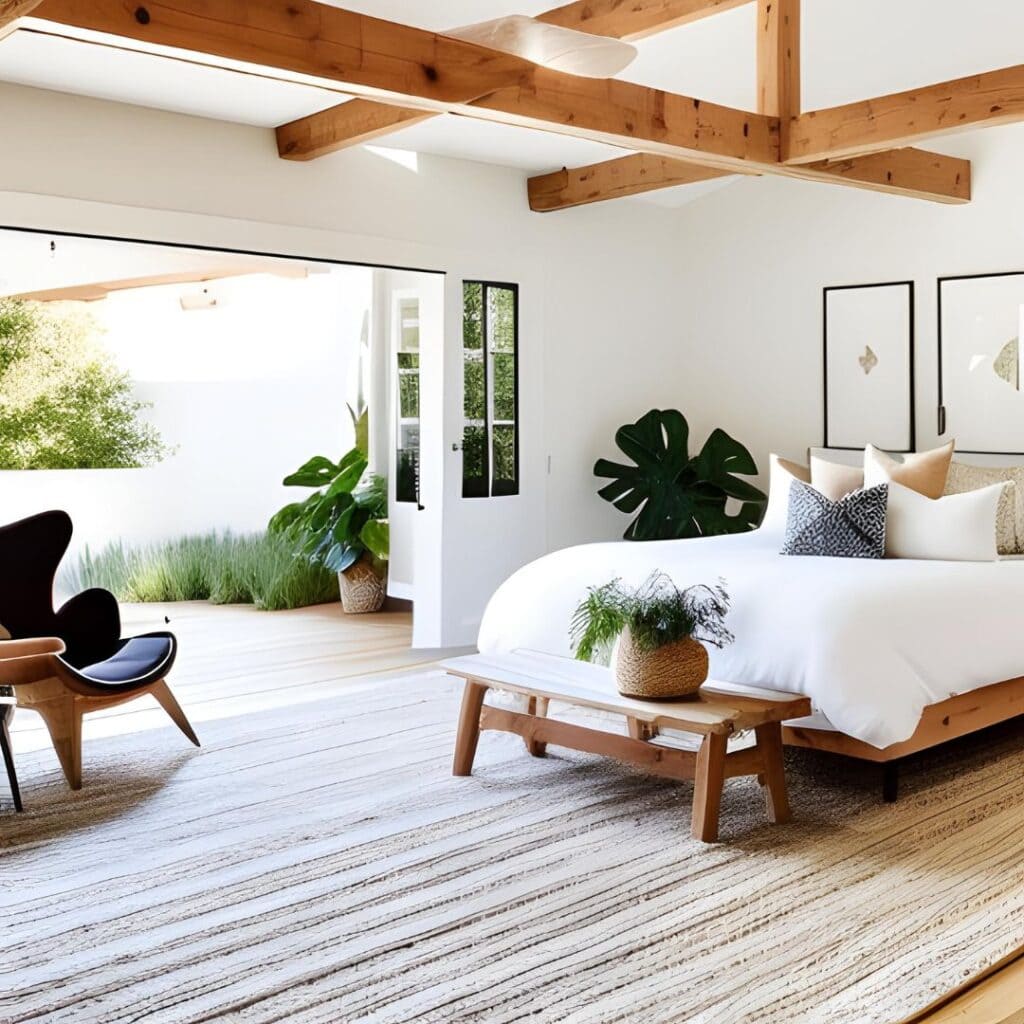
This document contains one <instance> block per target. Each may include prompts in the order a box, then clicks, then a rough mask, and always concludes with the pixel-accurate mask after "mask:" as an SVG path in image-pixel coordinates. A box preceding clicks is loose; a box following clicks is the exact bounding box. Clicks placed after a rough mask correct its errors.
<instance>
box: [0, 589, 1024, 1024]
mask: <svg viewBox="0 0 1024 1024" xmlns="http://www.w3.org/2000/svg"><path fill="white" fill-rule="evenodd" d="M123 617H124V620H125V627H124V628H125V632H143V631H146V630H150V629H164V628H169V629H171V630H173V631H174V632H175V633H176V634H177V635H178V637H179V640H180V642H181V645H180V649H181V655H180V657H179V661H178V664H177V665H176V667H175V670H174V672H173V673H172V676H171V681H172V686H173V688H174V691H175V693H176V694H177V696H178V698H179V700H180V702H181V704H182V705H183V707H184V708H185V709H186V711H187V713H188V715H189V717H190V718H191V720H192V722H193V724H194V725H195V726H196V727H197V730H198V731H199V732H200V734H201V732H202V723H203V722H209V721H213V720H216V719H221V718H228V717H232V716H235V715H238V714H242V713H252V712H253V711H257V710H269V709H274V708H277V707H283V706H285V705H294V704H296V703H301V702H306V701H314V700H319V699H321V698H324V697H330V696H332V695H334V694H336V693H339V692H343V691H344V690H345V688H346V687H351V686H352V685H353V683H354V681H355V680H356V679H358V678H365V677H366V676H368V675H373V674H376V673H393V672H396V671H402V670H403V669H412V668H416V667H418V666H424V665H431V664H433V663H434V662H435V661H436V660H437V658H438V652H436V651H415V650H411V649H410V647H409V644H410V641H411V634H412V628H411V616H410V615H409V614H408V613H406V612H382V613H380V614H377V615H365V616H351V617H350V616H345V615H344V614H343V613H342V611H341V608H340V606H339V605H337V604H334V605H324V606H320V607H316V608H307V609H301V610H297V611H293V612H273V613H265V612H259V611H256V610H254V609H252V608H249V607H238V606H226V607H214V606H211V605H208V604H205V603H187V604H174V605H135V606H131V605H128V606H125V607H124V609H123ZM445 653H461V652H445ZM285 678H286V679H287V685H286V686H283V685H282V680H283V679H285ZM166 724H167V721H166V717H165V716H164V713H163V712H162V711H161V710H160V709H159V708H158V707H157V706H156V704H155V702H153V701H151V700H150V699H149V698H146V699H144V700H140V701H138V702H137V703H136V704H130V705H127V706H123V707H120V708H117V709H114V710H113V711H111V712H108V713H102V714H98V715H95V716H92V717H91V718H89V719H87V720H86V725H85V733H84V735H85V739H86V740H87V741H88V740H89V739H95V738H99V737H102V736H113V735H119V734H124V733H128V732H136V731H138V730H142V729H148V728H156V727H164V726H166ZM12 733H13V743H14V747H15V751H16V752H19V751H21V752H25V751H29V750H34V749H44V748H46V747H47V746H48V740H47V737H46V735H45V732H44V731H43V729H42V724H41V722H40V720H39V719H38V716H36V715H33V714H30V713H27V712H21V713H19V714H18V715H17V716H16V718H15V721H14V725H13V729H12ZM85 772H86V777H87V778H88V763H86V765H85ZM22 781H23V785H24V788H25V796H26V799H27V800H31V799H32V779H31V778H25V779H23V780H22ZM2 799H3V800H4V802H6V793H5V792H4V793H3V794H2ZM3 813H5V814H6V813H8V810H7V809H6V808H5V809H4V812H3ZM913 1024H1024V957H1022V958H1020V959H1017V960H1013V961H1011V962H1010V963H1009V964H1007V965H1006V966H1005V967H1003V968H1002V969H1001V970H999V971H997V972H995V973H993V974H992V975H991V976H990V977H988V978H986V979H984V980H982V981H980V982H977V983H975V984H973V985H969V986H968V987H967V988H966V989H965V990H964V991H963V992H962V993H960V994H958V995H955V996H951V997H950V999H949V1000H948V1001H946V1002H945V1003H944V1004H943V1005H941V1006H939V1007H938V1008H935V1009H933V1010H931V1011H929V1012H928V1013H926V1014H924V1015H922V1016H919V1017H916V1018H914V1021H913Z"/></svg>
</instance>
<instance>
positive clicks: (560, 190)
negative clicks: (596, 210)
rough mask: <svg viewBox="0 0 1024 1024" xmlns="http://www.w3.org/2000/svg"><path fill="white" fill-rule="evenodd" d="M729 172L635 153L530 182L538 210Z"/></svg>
mask: <svg viewBox="0 0 1024 1024" xmlns="http://www.w3.org/2000/svg"><path fill="white" fill-rule="evenodd" d="M728 174H730V172H729V171H720V170H717V169H715V168H714V167H701V166H700V165H698V164H688V163H684V162H683V161H682V160H669V159H667V158H666V157H661V156H650V155H649V154H647V153H633V154H631V155H629V156H623V157H618V158H617V159H615V160H605V161H603V162H602V163H598V164H590V165H589V166H587V167H574V168H572V169H571V170H570V169H569V168H562V170H560V171H555V172H553V173H552V174H541V175H538V176H537V177H534V178H530V180H529V181H528V182H527V187H528V192H529V196H530V209H531V210H535V211H536V212H538V213H549V212H551V211H553V210H568V209H570V208H571V207H574V206H584V205H586V204H587V203H600V202H603V201H604V200H606V199H619V198H621V197H622V196H634V195H638V194H639V193H641V192H652V191H654V190H655V189H660V188H670V187H671V186H673V185H689V184H692V183H693V182H696V181H707V180H708V179H710V178H720V177H722V176H723V175H728Z"/></svg>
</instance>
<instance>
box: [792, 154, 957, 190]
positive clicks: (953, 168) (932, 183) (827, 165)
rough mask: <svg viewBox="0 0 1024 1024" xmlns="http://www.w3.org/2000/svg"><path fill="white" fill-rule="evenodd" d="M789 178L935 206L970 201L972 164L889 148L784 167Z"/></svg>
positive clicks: (935, 155) (955, 159) (939, 155)
mask: <svg viewBox="0 0 1024 1024" xmlns="http://www.w3.org/2000/svg"><path fill="white" fill-rule="evenodd" d="M783 170H784V171H785V172H786V173H787V174H788V176H789V177H792V178H804V179H806V180H808V181H824V182H831V183H832V184H842V185H852V186H853V187H854V188H863V189H868V190H869V191H871V192H888V193H889V194H891V195H896V196H906V197H908V198H910V199H929V200H931V201H932V202H936V203H948V204H957V203H969V202H970V201H971V162H970V160H961V159H960V158H959V157H953V156H944V155H943V154H941V153H930V152H928V151H927V150H923V149H912V148H906V149H890V150H886V152H884V153H869V154H867V155H865V156H858V157H851V158H849V159H845V160H821V161H818V162H816V163H813V164H793V165H788V166H787V165H783Z"/></svg>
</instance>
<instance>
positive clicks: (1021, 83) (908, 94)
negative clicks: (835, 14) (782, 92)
mask: <svg viewBox="0 0 1024 1024" xmlns="http://www.w3.org/2000/svg"><path fill="white" fill-rule="evenodd" d="M1021 120H1024V64H1018V65H1017V66H1016V67H1012V68H1002V69H1001V70H999V71H988V72H986V73H984V74H981V75H969V76H967V77H966V78H957V79H954V80H953V81H950V82H941V83H939V84H938V85H929V86H925V87H924V88H921V89H908V90H907V91H905V92H898V93H892V94H891V95H889V96H876V97H874V98H873V99H869V100H860V101H858V102H857V103H847V104H844V105H843V106H839V107H829V108H827V109H825V110H812V111H809V112H808V113H805V114H800V115H799V116H798V117H795V118H793V119H792V120H791V121H790V123H789V125H788V130H787V132H786V135H787V143H786V148H785V149H784V151H783V158H784V159H785V160H786V162H787V163H810V162H813V161H817V160H837V159H844V158H847V157H851V156H858V155H860V154H864V153H873V152H878V151H879V150H884V149H888V148H890V147H893V146H906V145H908V144H910V143H913V142H916V141H919V140H921V139H928V138H933V137H935V136H937V135H948V134H950V133H952V132H958V131H964V130H966V129H969V128H980V127H983V126H988V125H1000V124H1010V123H1012V122H1014V121H1021Z"/></svg>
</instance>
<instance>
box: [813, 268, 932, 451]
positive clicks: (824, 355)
mask: <svg viewBox="0 0 1024 1024" xmlns="http://www.w3.org/2000/svg"><path fill="white" fill-rule="evenodd" d="M875 288H906V289H907V311H908V317H907V323H908V331H907V379H908V382H909V385H908V395H907V447H906V448H889V449H887V450H888V451H892V452H896V453H899V454H909V453H910V452H914V451H916V450H917V409H916V399H915V390H916V388H915V384H916V347H917V336H916V335H917V329H916V311H915V288H914V282H913V281H873V282H870V283H867V284H840V285H828V286H826V287H825V288H823V289H822V302H821V307H822V327H821V334H822V341H821V363H822V370H821V372H822V378H821V379H822V420H823V423H822V434H823V438H824V441H823V447H825V448H832V449H833V450H835V451H860V450H861V448H863V445H837V444H833V443H831V441H830V437H829V407H828V383H829V377H828V372H829V370H828V367H829V360H828V299H829V294H830V293H831V292H846V291H856V290H861V289H864V290H868V289H875Z"/></svg>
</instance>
